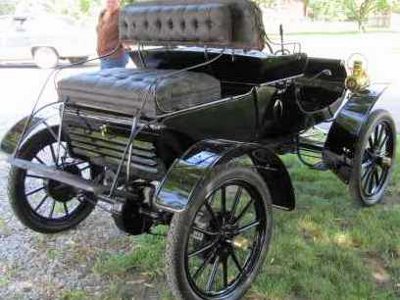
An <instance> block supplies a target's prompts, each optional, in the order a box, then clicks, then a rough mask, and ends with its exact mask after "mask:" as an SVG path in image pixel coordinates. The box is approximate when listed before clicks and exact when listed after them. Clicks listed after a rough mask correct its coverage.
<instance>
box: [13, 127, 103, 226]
mask: <svg viewBox="0 0 400 300" xmlns="http://www.w3.org/2000/svg"><path fill="white" fill-rule="evenodd" d="M54 132H57V129H55V130H54ZM63 140H64V139H63ZM57 148H58V147H57V141H56V139H55V137H54V136H53V135H52V134H51V133H50V131H49V130H47V129H45V130H43V131H40V132H38V133H36V134H34V135H33V136H31V137H30V138H29V139H28V140H27V141H26V142H25V143H24V144H23V145H22V147H21V149H20V151H19V152H18V153H17V157H18V158H21V159H25V160H28V161H31V162H34V163H40V164H43V165H47V166H56V165H57V167H58V169H61V170H63V171H66V172H68V173H71V174H74V175H79V176H81V177H83V178H85V179H93V178H94V177H95V176H96V174H98V173H99V171H98V170H96V168H95V167H92V166H90V165H89V163H88V162H85V161H81V160H76V159H73V158H71V157H70V156H69V155H68V154H67V151H66V143H65V142H62V143H61V147H60V159H59V160H58V161H57V158H56V157H57V154H56V152H57V151H56V150H57ZM56 161H57V163H56ZM8 192H9V200H10V204H11V207H12V209H13V211H14V213H15V215H16V216H17V218H18V219H19V220H20V221H21V223H23V224H24V225H25V226H27V227H29V228H30V229H32V230H34V231H37V232H41V233H56V232H61V231H64V230H67V229H70V228H72V227H74V226H76V225H77V224H79V223H80V222H81V221H83V220H84V219H85V218H86V217H87V216H88V215H89V214H90V213H91V211H92V210H93V208H94V204H93V203H94V201H95V199H94V197H93V195H90V194H88V193H81V192H79V191H77V190H75V189H74V188H73V187H71V186H68V185H66V184H63V183H60V182H58V181H56V180H53V179H46V178H44V177H41V176H38V175H35V174H34V173H33V172H32V171H30V170H28V171H26V170H23V169H19V168H16V167H12V168H11V171H10V176H9V182H8Z"/></svg>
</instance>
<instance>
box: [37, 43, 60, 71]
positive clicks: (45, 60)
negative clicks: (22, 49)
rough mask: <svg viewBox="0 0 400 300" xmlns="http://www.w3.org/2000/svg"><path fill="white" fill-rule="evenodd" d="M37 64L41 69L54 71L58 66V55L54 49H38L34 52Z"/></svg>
mask: <svg viewBox="0 0 400 300" xmlns="http://www.w3.org/2000/svg"><path fill="white" fill-rule="evenodd" d="M33 59H34V61H35V64H36V65H37V66H38V67H39V68H41V69H52V68H55V67H57V65H58V60H59V57H58V54H57V52H56V50H55V49H54V48H51V47H38V48H36V49H35V50H34V52H33Z"/></svg>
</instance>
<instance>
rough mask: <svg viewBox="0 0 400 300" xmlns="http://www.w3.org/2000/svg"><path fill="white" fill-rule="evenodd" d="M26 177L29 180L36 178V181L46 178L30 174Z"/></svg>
mask: <svg viewBox="0 0 400 300" xmlns="http://www.w3.org/2000/svg"><path fill="white" fill-rule="evenodd" d="M26 177H29V178H36V179H47V178H45V177H43V176H39V175H30V174H26Z"/></svg>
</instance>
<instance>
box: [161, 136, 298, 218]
mask: <svg viewBox="0 0 400 300" xmlns="http://www.w3.org/2000/svg"><path fill="white" fill-rule="evenodd" d="M232 161H234V162H235V163H238V164H240V165H244V166H248V167H251V168H256V169H257V170H258V172H259V173H260V175H261V176H262V177H263V178H264V180H265V182H266V184H267V186H268V188H269V192H270V194H271V197H272V202H273V204H274V206H275V207H277V208H281V209H284V210H293V209H294V207H295V194H294V189H293V185H292V182H291V179H290V176H289V173H288V172H287V170H286V167H285V165H284V164H283V163H282V161H281V160H280V159H279V157H278V156H277V155H276V154H275V153H273V152H272V151H271V150H269V149H267V148H266V147H265V146H263V145H260V144H253V143H238V142H233V141H225V140H204V141H200V142H198V143H196V144H195V145H193V146H192V147H191V148H190V149H189V150H188V151H186V153H185V154H184V155H183V156H182V157H181V158H179V159H176V160H175V162H174V163H173V165H172V166H171V168H170V169H169V170H168V173H167V175H166V176H165V178H164V179H163V181H162V182H161V184H160V185H159V186H158V188H157V190H156V193H155V204H156V205H157V206H159V207H160V208H161V209H163V210H166V211H169V212H173V213H176V212H182V211H184V210H186V209H187V208H188V207H189V206H190V202H191V198H192V195H193V193H194V192H195V190H196V189H197V188H198V187H199V186H200V183H201V182H202V181H203V180H204V179H205V178H206V176H207V175H208V174H209V173H210V172H211V171H212V169H213V168H215V167H217V166H218V165H221V164H225V163H228V162H232Z"/></svg>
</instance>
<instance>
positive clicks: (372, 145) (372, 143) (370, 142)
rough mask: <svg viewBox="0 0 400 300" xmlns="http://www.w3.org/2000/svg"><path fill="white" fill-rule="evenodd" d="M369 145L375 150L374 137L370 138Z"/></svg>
mask: <svg viewBox="0 0 400 300" xmlns="http://www.w3.org/2000/svg"><path fill="white" fill-rule="evenodd" d="M368 144H369V148H370V149H374V141H373V140H372V135H371V136H370V137H369V138H368Z"/></svg>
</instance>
